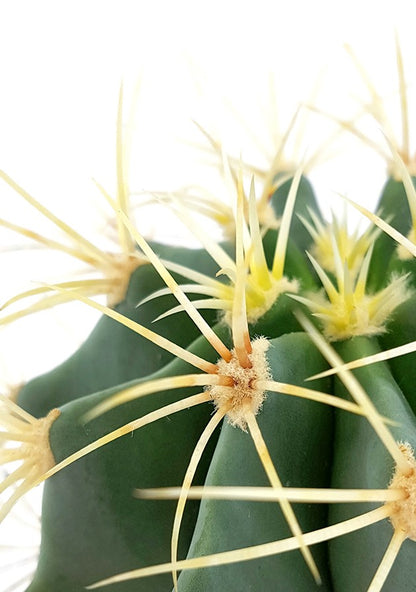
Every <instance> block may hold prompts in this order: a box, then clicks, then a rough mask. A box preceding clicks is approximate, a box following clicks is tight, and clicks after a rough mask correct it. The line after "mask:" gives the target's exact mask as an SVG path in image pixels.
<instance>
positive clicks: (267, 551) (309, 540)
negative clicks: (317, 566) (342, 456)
mask: <svg viewBox="0 0 416 592" xmlns="http://www.w3.org/2000/svg"><path fill="white" fill-rule="evenodd" d="M389 512H390V510H389V509H388V508H387V507H386V506H381V507H379V508H376V509H375V510H371V511H370V512H366V513H365V514H361V515H359V516H355V517H354V518H350V519H349V520H345V521H343V522H340V523H338V524H334V525H332V526H327V527H324V528H321V529H318V530H314V531H312V532H309V533H305V534H303V537H302V538H303V541H304V543H305V544H306V545H315V544H318V543H322V542H324V541H328V540H330V539H333V538H336V537H338V536H342V535H344V534H348V533H350V532H355V531H357V530H361V529H362V528H365V527H366V526H370V525H371V524H376V523H377V522H380V521H381V520H384V519H385V518H387V517H388V516H389ZM294 549H299V540H298V538H297V537H290V538H287V539H282V540H279V541H273V542H271V543H264V544H262V545H255V546H252V547H244V548H241V549H234V550H233V551H225V552H222V553H215V554H212V555H205V556H203V557H195V558H192V559H184V560H183V561H177V562H176V563H175V564H174V565H172V563H163V564H161V565H153V566H150V567H144V568H140V569H135V570H132V571H129V572H125V573H122V574H118V575H116V576H112V577H110V578H108V579H105V580H101V581H100V582H95V583H94V584H92V585H90V586H87V587H86V588H87V590H94V589H96V588H99V587H100V586H108V585H110V584H115V583H117V582H124V581H127V580H132V579H136V578H144V577H148V576H152V575H157V574H162V573H169V572H171V571H172V569H177V570H185V569H186V570H188V569H200V568H204V567H212V566H215V565H218V566H219V565H229V564H231V563H238V562H240V561H250V560H251V559H258V558H260V557H270V556H271V555H277V554H279V553H286V552H288V551H293V550H294Z"/></svg>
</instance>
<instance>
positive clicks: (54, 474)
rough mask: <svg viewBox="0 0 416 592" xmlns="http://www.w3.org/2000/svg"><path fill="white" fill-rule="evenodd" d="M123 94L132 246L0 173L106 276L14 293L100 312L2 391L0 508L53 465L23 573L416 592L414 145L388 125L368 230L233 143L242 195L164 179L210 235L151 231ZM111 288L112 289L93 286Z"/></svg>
mask: <svg viewBox="0 0 416 592" xmlns="http://www.w3.org/2000/svg"><path fill="white" fill-rule="evenodd" d="M399 56H400V53H399ZM399 63H401V59H400V60H399ZM403 86H404V85H402V87H403ZM402 92H403V88H402ZM122 102H123V101H122V93H121V94H120V108H119V114H118V141H117V149H118V152H117V155H118V157H117V177H118V189H117V195H116V198H115V199H113V198H112V197H111V196H109V195H108V194H107V192H106V191H104V190H103V189H102V193H103V195H104V197H105V199H106V200H107V202H108V203H109V204H110V205H111V207H112V208H113V209H114V216H115V219H116V223H117V228H118V233H119V239H120V246H121V255H109V254H108V253H101V252H100V251H99V250H98V249H97V248H96V247H95V246H94V245H92V244H91V243H89V242H88V241H86V239H85V238H84V237H82V236H80V235H79V234H78V233H76V232H75V231H74V230H73V229H70V228H69V227H68V226H67V225H66V224H65V223H64V222H62V221H61V220H59V219H58V218H57V217H56V216H55V215H54V214H53V213H52V212H50V211H49V210H46V208H44V207H43V206H42V205H41V204H40V202H38V201H37V200H36V199H35V198H34V197H32V196H31V195H30V194H29V193H28V192H26V191H25V190H24V189H23V188H22V187H20V186H19V185H18V184H17V183H16V182H15V181H14V180H12V179H11V178H10V177H9V176H8V175H7V174H6V173H1V175H0V176H1V178H2V180H3V181H4V182H6V183H7V184H8V185H9V186H11V187H12V188H13V189H14V190H16V191H17V193H18V194H19V195H20V196H21V197H22V198H24V199H25V200H26V201H28V202H29V203H30V204H31V205H32V206H33V207H35V208H36V209H38V210H39V211H40V212H41V213H42V214H43V215H44V216H45V217H46V218H47V219H49V221H51V222H52V223H53V224H55V225H57V226H59V227H60V229H61V230H63V232H64V233H65V234H66V235H67V237H69V238H71V240H73V241H74V243H75V246H73V245H72V246H71V247H69V246H67V245H66V243H58V242H56V241H54V240H52V239H46V238H45V237H43V236H41V235H40V234H37V233H36V232H34V231H32V230H30V229H28V228H23V227H21V226H19V225H17V224H14V223H11V222H8V221H6V220H0V223H1V224H2V225H3V226H6V227H7V228H9V229H12V230H14V231H16V232H18V233H19V234H21V235H25V236H29V237H31V238H33V239H34V240H36V241H39V242H42V243H44V244H47V246H48V247H50V248H54V249H58V250H61V251H64V252H66V253H67V254H68V253H69V254H70V255H72V256H74V257H76V258H78V259H81V260H83V261H85V262H88V263H90V264H92V265H93V266H95V269H97V270H98V271H100V272H101V273H102V274H103V277H104V279H102V278H101V279H94V280H88V281H85V280H80V281H73V282H65V283H60V284H55V285H46V284H45V285H43V286H41V287H39V288H36V289H34V290H31V291H30V292H25V293H23V294H20V295H17V296H16V297H15V298H12V299H11V300H10V301H8V302H7V303H6V304H5V306H4V307H3V308H6V307H8V306H15V305H16V303H18V302H21V301H24V299H25V298H27V297H29V296H38V297H39V298H40V299H39V300H38V301H37V303H36V304H34V305H32V306H29V307H26V308H23V309H21V310H20V311H19V312H17V313H8V312H6V313H5V314H3V316H2V317H1V319H0V323H3V324H5V323H9V322H12V321H14V320H16V319H17V318H20V317H24V316H26V315H27V314H30V313H34V312H36V311H37V310H41V309H43V308H47V307H49V306H55V305H57V304H60V303H63V302H67V301H71V300H78V301H80V302H82V303H83V304H84V305H85V306H88V307H91V308H93V309H95V310H98V311H99V312H100V313H101V315H102V316H101V318H100V320H99V321H98V323H97V326H96V327H95V329H94V330H93V332H92V333H91V335H90V336H89V337H87V338H86V340H85V342H84V343H83V344H82V346H81V347H80V348H79V350H78V351H77V352H75V353H74V354H73V355H72V356H71V357H70V358H69V359H67V360H66V361H64V362H63V363H62V364H60V365H59V366H57V367H56V368H55V369H53V370H51V371H49V372H47V373H46V374H44V375H42V376H39V377H37V378H35V379H33V380H30V381H29V382H28V383H27V384H25V385H24V386H22V387H21V389H20V390H19V392H18V393H17V395H16V400H12V399H11V398H8V397H6V396H2V397H1V400H0V405H1V407H0V410H1V413H0V425H1V428H2V431H1V432H0V437H1V442H2V449H1V451H0V459H1V463H2V464H4V465H5V466H6V468H9V467H10V466H11V467H12V468H11V469H10V471H9V472H8V474H7V475H6V477H5V478H4V479H3V481H2V484H1V493H2V498H1V501H2V505H1V506H0V520H3V519H4V518H5V516H6V515H7V514H8V513H9V512H10V511H11V509H12V507H13V506H14V504H15V503H16V502H17V501H18V500H19V499H20V498H21V497H22V496H23V495H24V494H26V493H27V491H29V490H30V489H32V488H33V487H35V486H36V485H38V484H40V483H41V482H43V481H44V482H45V487H44V493H43V510H42V543H41V551H40V557H39V562H38V566H37V570H36V572H35V574H34V575H33V578H32V581H31V583H30V585H29V587H28V589H27V590H28V592H45V591H46V590H48V591H51V590H59V591H60V592H81V591H82V590H86V589H99V590H110V591H112V592H128V591H130V590H131V591H133V590H134V591H137V592H138V591H143V592H144V591H146V592H152V591H155V592H156V591H158V592H160V591H161V590H166V591H171V590H175V591H176V592H178V591H179V592H191V591H192V592H195V591H197V592H210V591H212V590H236V591H237V590H239V591H240V590H264V591H272V590H290V591H292V590H293V591H302V590H305V591H312V590H317V591H318V590H322V591H327V592H330V591H334V592H350V591H351V592H352V591H354V592H357V591H358V592H361V591H362V592H365V591H368V592H377V591H380V590H384V591H387V590H395V591H398V592H401V591H408V590H409V589H410V588H409V585H411V584H409V582H414V581H415V580H416V577H415V576H416V573H415V570H416V568H415V561H414V560H413V558H414V555H415V550H416V547H415V541H416V459H415V456H414V448H415V446H416V418H415V413H416V395H415V393H414V378H413V375H414V372H415V370H414V368H415V367H416V364H415V363H414V356H416V341H415V327H414V320H413V319H414V315H413V310H414V309H413V306H414V302H415V299H416V294H415V282H416V279H415V278H416V275H415V266H414V260H413V257H414V256H416V244H415V230H414V228H415V225H416V222H415V221H416V215H415V212H416V190H415V188H414V177H413V176H412V175H413V174H414V171H412V168H411V166H410V164H409V162H410V161H409V159H408V158H406V154H404V152H403V150H399V147H398V145H397V143H396V142H395V141H394V139H393V138H388V140H389V149H390V151H391V154H392V156H391V162H392V166H391V167H390V172H391V176H390V177H389V178H388V180H387V182H386V185H385V187H384V189H383V192H382V195H381V196H380V200H379V206H378V209H377V214H374V213H371V212H369V211H368V210H366V209H365V208H364V207H363V206H360V205H358V204H355V203H353V204H352V205H353V206H354V207H355V208H357V209H359V210H360V212H361V213H362V214H363V215H365V216H367V218H369V220H370V222H371V224H370V225H369V226H368V229H367V230H366V231H364V232H363V233H361V234H359V233H358V231H357V232H355V233H350V232H349V231H348V228H347V223H346V221H345V219H342V218H341V219H337V218H334V219H333V221H332V222H326V221H325V219H324V216H323V215H322V213H321V211H320V209H319V206H318V203H317V200H316V198H315V195H314V191H313V188H312V185H311V183H310V180H308V178H307V175H305V167H304V166H303V167H299V168H297V169H296V170H281V169H280V168H279V167H278V166H277V165H276V163H277V162H278V161H279V159H275V162H274V165H273V167H272V168H271V170H270V171H269V172H268V173H267V174H266V175H265V182H264V190H263V196H262V198H261V199H256V195H255V184H254V181H253V180H252V181H251V184H250V185H249V186H247V185H246V183H245V179H244V175H243V164H242V163H241V162H239V161H235V160H233V159H232V158H229V157H228V156H227V155H224V154H223V153H222V161H223V162H222V164H223V168H224V175H225V178H226V180H227V183H228V186H229V188H230V192H231V193H232V199H233V207H232V208H231V210H227V209H226V208H224V207H222V206H221V204H220V205H218V203H214V202H212V203H209V202H207V201H206V200H205V201H202V200H201V199H198V198H193V197H192V196H190V195H189V194H185V195H183V196H181V194H180V193H172V194H170V195H167V194H166V195H164V196H160V199H161V201H162V202H166V203H167V204H168V205H169V207H171V208H172V209H173V210H174V212H175V213H176V214H177V215H178V216H179V217H180V218H181V219H182V221H183V222H184V223H185V224H186V225H187V226H188V228H189V229H190V230H191V231H192V232H194V233H195V236H196V238H197V239H199V240H200V241H201V243H202V246H201V248H200V249H190V248H185V247H178V246H173V245H172V246H170V245H163V244H159V243H155V242H149V241H146V239H145V238H144V237H143V236H142V234H141V233H140V232H139V230H138V229H137V228H136V225H135V223H134V222H133V221H132V218H131V216H130V211H131V209H130V205H129V188H128V183H127V174H126V168H127V167H126V160H127V156H128V155H127V153H128V150H126V146H127V148H128V141H127V140H126V138H125V137H124V136H123V134H122ZM344 127H345V126H344ZM350 131H353V132H354V133H356V130H355V129H354V128H353V127H351V126H350ZM209 139H210V141H211V143H212V144H213V146H214V147H215V148H216V149H217V148H218V143H217V142H216V141H215V140H213V139H212V138H211V137H210V136H209ZM280 150H281V147H279V151H280ZM279 151H278V154H280V152H279ZM220 152H222V151H221V149H220ZM340 199H341V198H340ZM194 207H196V208H197V209H199V211H204V212H205V213H206V212H208V213H209V215H211V217H213V218H214V219H216V220H217V221H219V222H221V223H222V224H223V226H224V236H225V239H224V242H223V243H217V242H215V241H214V240H213V239H211V238H210V237H209V236H208V235H207V234H206V232H205V231H204V228H203V227H202V226H200V225H198V222H197V221H196V219H195V217H194V215H193V212H192V208H194ZM409 221H410V223H409ZM412 225H413V226H412ZM99 293H100V294H102V293H105V294H106V295H107V304H103V303H102V302H101V301H100V302H98V301H97V300H95V299H93V298H92V296H94V295H96V294H99ZM154 320H156V321H157V322H156V323H155V324H154V325H152V323H153V321H154ZM22 322H23V321H22ZM12 463H14V464H12Z"/></svg>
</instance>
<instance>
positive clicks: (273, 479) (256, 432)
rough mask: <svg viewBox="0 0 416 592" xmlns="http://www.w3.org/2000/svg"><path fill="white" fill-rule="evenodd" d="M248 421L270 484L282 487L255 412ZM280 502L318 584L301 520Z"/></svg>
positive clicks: (315, 568)
mask: <svg viewBox="0 0 416 592" xmlns="http://www.w3.org/2000/svg"><path fill="white" fill-rule="evenodd" d="M246 421H247V425H248V428H249V430H250V435H251V437H252V439H253V442H254V445H255V447H256V450H257V453H258V455H259V458H260V461H261V463H262V465H263V468H264V470H265V471H266V475H267V477H268V479H269V481H270V484H271V486H272V487H274V488H282V482H281V480H280V478H279V475H278V473H277V471H276V468H275V466H274V464H273V461H272V459H271V457H270V453H269V451H268V449H267V445H266V442H265V441H264V439H263V435H262V433H261V431H260V428H259V426H258V423H257V420H256V418H255V416H254V414H253V413H248V414H247V415H246ZM279 504H280V507H281V510H282V512H283V515H284V517H285V518H286V521H287V523H288V526H289V528H290V530H291V532H292V534H293V535H294V536H295V537H296V538H297V539H298V541H299V548H300V551H301V553H302V555H303V557H304V559H305V561H306V564H307V566H308V567H309V569H310V571H311V573H312V575H313V577H314V580H315V582H316V583H317V584H320V583H321V577H320V575H319V571H318V567H317V565H316V563H315V561H314V559H313V557H312V554H311V552H310V550H309V549H308V547H307V546H306V544H305V541H304V538H303V533H302V530H301V528H300V526H299V522H298V520H297V518H296V516H295V513H294V512H293V509H292V507H291V505H290V503H289V501H288V500H285V499H282V500H279Z"/></svg>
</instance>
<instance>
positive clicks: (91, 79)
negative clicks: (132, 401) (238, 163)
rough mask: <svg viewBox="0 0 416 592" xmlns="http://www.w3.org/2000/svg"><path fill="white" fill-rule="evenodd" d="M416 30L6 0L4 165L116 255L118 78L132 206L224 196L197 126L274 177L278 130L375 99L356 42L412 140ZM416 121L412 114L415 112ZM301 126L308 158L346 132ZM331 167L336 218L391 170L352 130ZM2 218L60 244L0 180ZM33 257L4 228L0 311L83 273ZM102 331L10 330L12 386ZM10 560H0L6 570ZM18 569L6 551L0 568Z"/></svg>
mask: <svg viewBox="0 0 416 592" xmlns="http://www.w3.org/2000/svg"><path fill="white" fill-rule="evenodd" d="M412 17H413V7H412V2H404V1H402V2H400V1H396V2H395V3H394V8H393V3H391V2H365V1H360V2H351V1H349V2H336V1H335V2H334V1H332V2H331V1H329V0H328V1H323V0H320V1H319V0H318V1H315V2H310V3H309V2H303V1H299V0H298V1H292V2H285V3H283V2H280V1H275V2H272V1H269V2H267V1H261V0H260V1H259V0H257V1H256V2H242V1H241V0H240V2H226V1H223V2H218V3H217V2H210V3H206V2H198V1H194V2H185V1H175V2H157V1H155V2H152V3H149V2H142V1H137V2H134V1H130V2H123V1H120V0H118V1H117V2H115V1H114V2H107V1H88V0H84V1H82V2H80V1H72V2H64V1H54V2H52V1H51V2H44V1H37V2H21V1H20V2H19V1H18V0H14V1H9V2H7V1H4V0H3V1H1V0H0V168H1V169H2V170H4V171H6V172H7V173H8V174H9V175H10V176H11V177H12V178H14V179H15V180H16V181H17V182H18V183H19V184H20V185H22V186H23V187H24V188H25V189H27V190H28V191H29V192H30V193H31V194H32V195H33V196H35V197H36V198H37V199H38V200H39V201H41V202H42V203H43V204H45V205H46V206H47V207H49V208H50V209H51V210H53V211H54V212H55V213H56V214H57V215H59V216H60V217H61V218H63V219H64V220H65V221H66V222H68V223H69V224H71V225H73V226H74V227H75V228H76V229H77V230H78V231H79V232H81V233H82V234H84V235H85V236H87V237H88V238H89V239H91V240H93V241H94V242H96V243H97V244H99V245H101V246H102V247H103V248H106V247H107V244H108V236H109V235H111V228H109V225H108V220H109V219H110V218H111V212H110V211H109V208H108V207H107V206H106V204H105V203H104V200H103V199H102V197H101V196H100V194H99V193H98V191H97V189H96V187H95V185H94V183H93V181H92V179H93V178H94V179H97V180H98V181H99V182H100V183H101V184H102V185H104V186H105V188H106V189H107V190H108V191H109V192H110V193H112V194H114V190H115V127H116V112H117V101H118V93H119V87H120V83H121V81H123V82H124V90H125V104H126V106H127V108H128V106H129V104H130V103H131V102H132V101H133V96H134V88H135V85H136V83H137V81H140V92H139V94H138V100H137V103H136V105H137V109H136V116H135V121H134V127H133V146H132V158H131V171H130V173H131V175H130V184H131V189H132V190H134V191H135V192H136V193H137V195H135V196H134V197H133V201H134V203H137V204H139V203H140V200H143V197H142V196H141V195H140V193H141V192H142V191H144V190H176V189H178V188H180V187H182V186H185V185H190V184H194V183H198V184H206V186H207V187H209V188H210V189H211V190H212V191H216V190H218V191H219V192H220V189H219V185H217V179H216V176H215V174H214V173H213V171H214V169H213V168H210V167H207V166H205V164H204V162H205V160H206V154H205V153H204V151H201V150H199V149H197V148H196V147H195V144H199V145H204V139H203V137H202V135H201V134H200V132H198V129H197V128H196V126H195V124H194V123H193V121H194V120H195V121H197V122H198V123H200V124H201V125H202V126H203V127H204V128H206V129H207V130H208V131H209V132H210V133H212V134H213V135H214V136H215V137H217V138H218V139H220V140H221V141H222V142H224V145H225V148H226V150H228V151H230V152H232V153H233V154H235V155H237V156H238V155H239V154H241V155H242V157H243V159H246V160H251V161H253V162H255V163H256V164H260V165H263V166H267V154H268V155H269V156H271V154H272V152H273V147H274V145H275V144H274V141H275V140H274V138H275V135H276V131H278V132H280V133H282V132H284V130H285V128H286V126H287V125H288V123H289V120H290V118H291V117H292V115H293V113H294V111H295V110H296V108H297V107H298V105H299V104H301V103H311V102H313V104H314V105H315V106H318V107H319V108H321V109H323V110H324V111H326V112H328V113H332V114H334V115H336V116H338V117H341V118H347V119H348V118H350V117H353V116H354V115H356V114H357V113H359V112H360V109H362V107H363V105H365V103H366V102H368V100H369V94H368V92H367V91H366V88H365V85H364V84H363V81H362V78H360V75H359V73H358V71H357V68H356V67H355V66H354V65H353V62H352V60H351V58H350V57H349V56H348V54H347V52H346V51H345V49H344V47H343V45H344V43H349V44H350V45H351V46H352V47H353V49H354V51H355V53H356V55H357V56H358V58H359V60H360V62H361V63H362V64H363V66H364V67H365V69H366V70H367V71H368V73H369V75H370V77H371V80H372V81H373V83H374V86H375V87H376V89H377V91H378V92H379V94H380V96H382V97H383V99H384V101H385V105H386V110H387V112H388V114H389V117H390V119H391V122H392V126H393V127H394V129H395V130H396V131H397V134H398V136H400V118H399V101H398V93H397V90H398V82H397V69H396V57H395V34H396V32H397V34H398V37H399V39H400V43H401V47H402V52H403V56H404V59H405V68H406V72H407V77H408V85H409V93H410V94H411V93H412V90H413V85H412V83H413V82H414V80H412V75H413V72H414V71H415V66H416V43H415V42H414V26H413V18H412ZM318 81H319V83H318ZM270 88H273V89H274V90H273V92H274V94H273V93H271V91H270ZM313 88H316V89H317V90H316V93H315V95H312V94H311V93H312V89H313ZM410 112H411V115H415V114H414V113H413V114H412V104H411V103H410ZM304 113H307V116H306V117H305V130H304V134H303V135H302V143H301V146H302V148H301V150H300V153H299V151H298V154H297V155H295V156H296V157H297V158H300V157H301V156H302V155H303V153H304V151H306V153H307V154H312V153H314V151H316V149H317V148H318V147H319V146H320V144H321V142H322V141H324V140H325V138H327V137H328V136H330V135H331V134H332V133H333V131H334V130H335V129H337V126H335V125H333V124H332V123H331V122H330V121H329V120H328V119H327V118H325V117H322V116H320V115H318V114H316V113H314V112H312V111H307V110H306V109H305V110H304ZM363 126H364V127H363V128H362V129H364V130H365V132H366V133H368V134H369V135H370V136H371V137H372V138H373V139H375V141H376V142H379V143H380V144H382V143H383V140H382V136H381V133H380V132H379V130H378V129H377V126H375V125H374V124H373V123H372V122H371V121H366V120H365V119H364V121H363ZM205 146H207V144H206V142H205ZM330 154H331V155H332V158H331V159H330V160H327V161H326V162H324V163H323V164H322V165H321V166H320V167H317V168H316V169H314V170H313V171H312V172H311V179H312V181H313V183H314V185H315V188H316V191H317V194H318V198H319V199H320V201H321V203H322V204H323V207H324V209H325V212H326V214H327V215H329V212H330V208H331V207H332V208H333V209H334V210H337V209H339V207H340V201H339V199H338V197H337V192H340V193H344V194H347V195H348V196H349V197H351V198H352V199H354V200H356V201H359V202H360V203H363V204H365V205H366V206H367V207H370V208H371V207H374V205H375V203H376V201H377V198H378V194H379V192H380V189H381V187H382V184H383V182H384V180H385V174H386V173H385V162H384V161H383V159H381V158H380V157H379V156H378V155H377V154H376V153H375V152H374V151H372V150H370V149H369V148H367V147H366V146H365V145H364V144H362V143H361V142H359V141H358V140H357V138H354V137H352V136H350V135H348V134H347V133H345V134H344V135H343V136H342V137H340V138H337V140H336V142H335V143H334V145H333V147H332V148H331V151H330ZM137 211H138V212H140V213H139V214H138V223H139V226H140V230H141V231H142V232H143V233H144V234H145V235H148V236H154V237H157V238H162V239H163V238H165V239H166V238H170V236H171V235H172V237H173V236H174V235H175V233H176V234H178V233H180V232H181V229H180V228H179V227H176V226H174V225H173V223H172V219H171V218H168V220H167V222H166V223H164V221H163V219H162V217H161V216H160V212H158V213H157V214H154V213H153V214H152V213H151V212H150V213H149V211H148V210H146V209H141V210H137ZM142 212H143V213H142ZM0 218H4V219H7V220H9V221H11V222H14V223H17V224H21V225H26V226H30V227H31V228H33V229H34V230H36V231H37V232H44V233H47V234H48V236H51V237H54V238H58V237H59V233H57V231H56V229H54V228H53V227H52V226H51V225H50V223H45V221H44V220H42V218H41V217H40V216H39V215H38V214H37V213H36V212H34V211H33V209H32V208H30V206H28V204H26V203H24V201H23V200H22V199H21V197H20V196H18V195H17V194H15V193H13V192H12V191H10V190H9V189H8V188H7V187H6V185H5V184H4V183H2V182H0ZM354 219H356V218H354ZM184 240H188V238H186V239H184ZM29 247H31V244H30V243H29V241H27V240H23V239H21V238H19V237H18V236H17V235H14V234H13V233H11V232H10V231H6V230H4V229H1V228H0V274H1V283H0V301H1V302H4V301H5V300H6V299H7V297H9V296H11V295H13V294H14V293H16V292H18V291H19V290H21V289H28V288H29V287H31V286H33V285H35V284H33V283H31V282H39V281H54V280H57V279H62V278H64V277H67V275H68V274H74V273H76V272H77V271H78V268H79V267H80V266H79V265H77V264H75V265H74V264H73V263H71V262H69V261H66V259H65V257H63V256H62V255H60V254H51V253H50V252H47V251H45V250H44V249H43V250H41V249H33V248H29ZM95 320H96V315H95V314H94V313H92V312H91V311H85V310H84V309H83V307H82V306H80V305H73V306H72V305H68V306H65V307H61V308H60V309H59V310H58V309H56V310H54V311H51V312H49V313H47V314H46V313H45V314H40V315H37V316H36V317H31V318H29V317H28V318H26V319H23V320H21V321H19V322H17V323H15V324H13V325H12V326H10V327H6V328H2V329H1V330H0V382H1V387H2V389H4V390H5V389H7V387H8V385H9V384H16V383H17V382H19V381H21V380H24V379H27V378H29V377H30V376H33V375H36V374H38V373H40V372H43V371H45V370H47V369H48V368H50V367H53V366H54V365H55V364H57V363H58V362H59V361H61V360H63V359H64V358H65V357H66V356H67V355H68V354H69V353H70V352H71V351H73V349H74V348H76V347H77V345H78V344H79V343H80V341H82V339H84V338H85V336H86V335H87V334H88V331H89V330H90V328H91V327H92V326H93V324H94V322H95ZM25 520H26V521H29V522H30V523H31V524H32V527H30V528H29V529H26V530H24V531H21V530H19V531H18V530H17V524H18V523H17V522H16V521H15V520H8V521H7V524H6V523H5V524H4V525H1V526H0V541H1V542H6V543H7V542H10V541H11V540H13V541H14V543H16V544H17V545H19V544H21V543H24V544H26V543H28V542H30V540H32V539H31V536H32V534H31V533H32V531H34V532H35V533H36V529H37V527H36V518H32V517H31V516H30V515H27V514H26V515H25ZM33 523H34V526H33ZM37 536H38V535H36V534H35V538H34V540H35V542H36V540H37V539H36V537H37ZM1 553H2V548H1V547H0V558H1ZM4 557H6V556H5V555H3V558H4ZM15 558H16V556H15V555H14V554H13V553H11V552H10V551H8V555H7V559H4V562H3V564H2V563H1V560H0V566H1V565H5V564H6V563H7V562H9V561H13V560H14V559H15ZM31 565H32V564H28V567H27V570H29V571H30V568H31ZM13 571H15V570H13V569H12V568H10V569H9V568H7V569H6V568H5V567H4V569H3V570H2V576H1V578H0V592H4V591H5V590H6V589H7V586H9V585H10V582H11V581H12V578H14V577H15V574H14V575H13V576H12V572H13ZM18 572H19V573H22V574H23V572H24V568H23V567H19V568H18ZM3 573H5V574H6V575H5V576H4V577H5V578H6V580H7V584H6V583H5V581H6V580H5V579H4V577H3ZM8 578H10V581H9V579H8ZM2 586H4V588H2ZM19 589H20V588H19ZM21 589H24V586H23V587H22V588H21ZM16 590H17V588H16Z"/></svg>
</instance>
